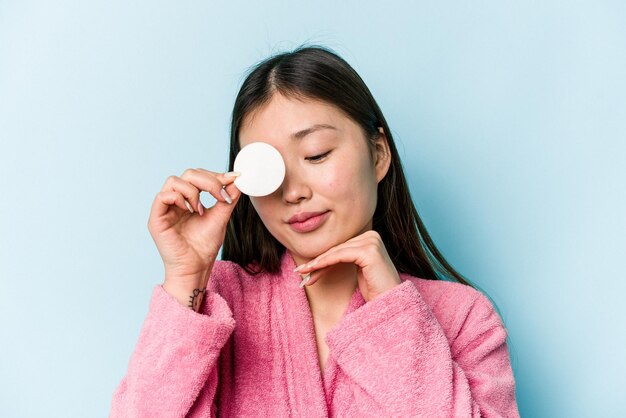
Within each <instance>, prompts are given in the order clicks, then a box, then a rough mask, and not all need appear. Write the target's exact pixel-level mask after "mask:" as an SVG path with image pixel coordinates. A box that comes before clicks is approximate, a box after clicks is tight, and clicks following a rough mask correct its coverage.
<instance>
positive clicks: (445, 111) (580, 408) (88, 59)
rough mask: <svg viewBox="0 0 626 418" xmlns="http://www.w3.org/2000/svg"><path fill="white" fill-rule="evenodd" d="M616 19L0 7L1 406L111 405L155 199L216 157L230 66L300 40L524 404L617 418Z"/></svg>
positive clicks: (583, 14)
mask: <svg viewBox="0 0 626 418" xmlns="http://www.w3.org/2000/svg"><path fill="white" fill-rule="evenodd" d="M522 3H523V4H522ZM625 22H626V6H625V3H624V2H618V1H593V2H592V1H588V2H582V1H574V2H571V1H543V2H511V1H475V2H471V3H468V2H451V1H428V2H426V1H418V2H408V1H407V2H397V1H396V2H394V1H389V2H375V1H368V0H359V1H344V2H335V1H310V2H283V1H268V0H265V1H263V2H257V4H252V2H241V1H229V2H225V1H224V2H218V1H214V2H208V1H205V2H200V1H186V2H173V1H136V2H127V1H119V0H109V1H89V2H81V1H69V0H68V1H58V0H55V1H50V0H47V1H26V0H21V1H12V2H11V1H2V2H0V144H1V148H0V196H1V199H2V202H1V203H2V204H1V206H0V211H1V216H0V237H1V238H0V385H1V390H0V416H2V417H38V416H47V417H53V416H54V417H85V416H94V417H95V416H106V415H107V414H108V410H109V404H110V399H111V395H112V392H113V390H114V389H115V387H116V385H117V384H118V383H119V381H120V379H121V378H122V376H123V374H124V373H125V370H126V367H127V364H128V359H129V357H130V354H131V352H132V349H133V347H134V345H135V343H136V339H137V336H138V334H139V329H140V326H141V324H142V321H143V318H144V316H145V314H146V312H147V308H148V301H149V297H150V294H151V291H152V288H153V286H154V285H156V284H157V283H160V282H161V281H162V275H163V267H162V262H161V259H160V257H159V254H158V252H157V250H156V247H155V246H154V243H153V242H152V239H151V237H150V235H149V233H148V229H147V220H148V215H149V209H150V206H151V204H152V201H153V199H154V197H155V195H156V193H157V192H158V191H159V190H160V188H161V186H162V185H163V183H164V182H165V179H166V178H167V176H169V175H172V174H173V175H181V174H182V172H183V171H184V170H185V169H186V168H190V167H191V168H195V167H204V168H207V169H212V170H224V169H225V168H226V158H227V141H228V126H229V117H230V111H231V108H232V105H233V102H234V97H235V94H236V92H237V89H238V87H239V85H240V83H241V82H242V79H243V76H244V75H245V72H246V71H247V69H248V68H249V67H250V66H251V65H252V64H254V63H255V62H257V61H259V60H261V59H262V58H265V57H266V56H268V55H269V54H271V53H274V52H278V51H282V50H284V49H290V48H293V47H296V46H298V45H299V44H301V43H303V42H309V43H318V44H323V45H326V46H329V47H331V48H333V49H335V50H336V51H337V52H338V53H340V54H341V55H342V56H343V57H344V58H345V59H346V60H348V62H350V63H351V64H352V65H353V66H354V67H355V69H356V70H357V71H358V72H359V73H360V74H361V76H362V77H363V79H364V80H365V82H366V83H367V84H368V86H369V87H370V89H371V90H372V92H373V94H374V96H375V97H376V99H377V100H378V102H379V104H380V106H381V108H382V110H383V112H384V113H385V115H386V117H387V118H388V121H389V123H390V126H391V129H392V133H393V134H394V136H395V138H396V140H397V141H398V146H399V149H400V152H401V156H402V158H403V159H404V165H405V167H406V171H407V174H408V176H409V181H410V184H411V191H412V194H413V196H414V199H415V202H416V205H417V208H418V211H419V212H420V214H421V216H422V217H423V219H424V221H425V223H426V225H427V227H428V229H429V231H430V232H431V234H432V236H433V238H434V240H435V242H436V244H437V245H438V246H439V247H440V248H441V250H442V251H443V254H444V255H445V256H446V257H447V259H448V260H449V261H450V262H451V263H452V265H453V266H454V267H455V268H457V269H458V270H459V271H460V272H462V273H463V274H465V275H466V276H467V277H469V278H470V279H471V280H472V281H474V282H475V283H476V284H478V285H479V286H480V287H481V288H482V289H484V290H485V292H487V293H488V294H489V295H490V296H491V297H492V298H493V300H494V301H495V302H496V304H497V306H498V307H499V308H500V312H501V314H502V317H503V319H504V321H505V324H506V326H507V328H508V331H509V336H510V351H511V359H512V365H513V369H514V372H515V377H516V381H517V399H518V403H519V407H520V411H521V413H522V415H523V416H528V417H555V416H568V417H591V416H593V417H598V416H618V415H621V416H625V415H626V405H625V402H626V401H625V399H626V396H625V393H626V392H625V391H624V388H623V386H624V385H623V382H624V376H625V375H626V360H625V359H624V347H626V326H625V325H624V318H626V303H624V302H623V299H624V296H623V292H624V290H626V285H625V284H624V283H625V281H624V273H623V267H622V266H621V265H620V264H619V263H620V262H621V261H623V260H624V258H625V256H626V248H625V247H626V245H625V244H624V237H625V236H626V221H625V216H624V213H626V198H625V193H624V189H625V187H624V184H625V181H624V180H625V178H626V172H625V171H626V169H625V164H624V155H625V153H626V145H625V144H624V141H625V139H626V105H625V99H624V98H625V96H626V25H625ZM203 201H204V203H205V205H209V204H210V203H211V200H210V199H209V197H208V196H204V195H203Z"/></svg>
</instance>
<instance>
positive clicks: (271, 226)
mask: <svg viewBox="0 0 626 418" xmlns="http://www.w3.org/2000/svg"><path fill="white" fill-rule="evenodd" d="M381 132H382V130H381ZM239 141H240V145H241V147H244V146H246V145H247V144H249V143H251V142H256V141H262V142H267V143H269V144H271V145H272V146H274V147H275V148H276V149H278V151H279V152H280V153H281V155H282V156H283V159H284V161H285V168H286V171H285V179H284V181H283V183H282V185H281V186H280V187H279V188H278V190H276V191H275V192H274V193H272V194H270V195H267V196H262V197H250V200H251V202H252V205H253V206H254V208H255V209H256V211H257V213H258V214H259V216H260V218H261V220H262V221H263V223H264V224H265V227H266V228H267V229H268V231H269V232H270V233H271V234H272V235H273V236H274V237H275V238H276V239H277V240H278V241H279V242H280V243H281V244H283V245H284V246H285V247H286V248H287V249H288V250H289V251H290V253H291V255H292V256H293V258H294V260H295V261H296V262H297V263H302V262H305V261H308V260H310V259H312V258H314V257H316V256H318V255H319V254H321V253H323V252H325V251H326V250H328V249H329V248H331V247H333V246H335V245H337V244H340V243H343V242H345V241H347V240H349V239H350V238H353V237H355V236H357V235H359V234H361V233H363V232H365V231H368V230H370V229H372V217H373V215H374V210H375V209H376V200H377V194H376V191H377V185H378V182H379V181H380V180H381V179H382V178H383V177H384V176H385V174H386V173H387V169H388V168H389V152H388V146H387V142H386V138H385V136H384V135H381V136H380V137H379V139H378V140H377V144H379V146H378V147H377V149H378V151H377V152H376V153H375V155H372V153H371V151H370V148H369V146H368V144H367V142H366V140H365V136H364V133H363V131H362V130H361V128H360V126H359V125H357V124H356V123H355V122H354V121H353V120H352V119H350V118H349V117H348V116H347V115H346V114H344V113H343V112H342V111H340V110H339V109H338V108H337V107H335V106H333V105H330V104H328V103H325V102H322V101H317V100H311V99H306V100H304V101H301V100H298V99H295V98H287V97H285V96H282V95H281V94H279V93H276V94H274V96H273V97H272V99H271V100H270V101H269V102H268V103H267V104H265V105H263V106H262V107H261V108H259V109H257V110H256V111H254V112H252V113H251V114H249V115H247V116H246V118H245V119H244V121H243V123H242V126H241V129H240V131H239ZM313 215H317V216H313ZM298 217H299V218H298ZM306 218H308V219H306ZM294 221H296V222H294ZM297 221H300V222H297Z"/></svg>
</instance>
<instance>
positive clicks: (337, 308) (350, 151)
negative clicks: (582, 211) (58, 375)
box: [111, 47, 519, 417]
mask: <svg viewBox="0 0 626 418" xmlns="http://www.w3.org/2000/svg"><path fill="white" fill-rule="evenodd" d="M255 141H263V142H266V143H269V144H270V145H273V146H274V147H275V148H276V149H277V150H278V151H279V152H280V153H281V155H282V156H283V159H284V161H285V168H286V174H285V179H284V181H283V183H282V184H281V186H280V187H279V188H278V190H276V191H275V192H273V193H272V194H270V195H267V196H263V197H249V196H246V195H242V194H241V192H240V191H239V190H238V189H237V187H236V186H235V184H234V183H233V181H234V180H235V178H236V177H237V176H238V175H239V173H236V172H232V171H230V172H228V173H216V172H211V171H207V170H205V169H201V168H198V169H188V170H186V171H185V172H184V173H183V174H182V175H181V176H180V177H176V176H171V177H169V178H168V179H167V181H166V182H165V185H164V186H163V188H162V190H161V191H160V192H159V193H158V194H157V196H156V199H155V200H154V203H153V206H152V210H151V213H150V218H149V222H148V228H149V230H150V233H151V235H152V237H153V239H154V241H155V243H156V245H157V248H158V250H159V253H160V255H161V257H162V258H163V262H164V265H165V280H164V282H163V284H162V285H157V286H156V287H155V289H154V291H153V295H152V299H151V302H150V309H149V312H148V315H147V318H146V320H145V322H144V325H143V327H142V330H141V334H140V337H139V341H138V342H137V346H136V348H135V350H134V352H133V354H132V357H131V359H130V363H129V367H128V372H127V374H126V376H125V377H124V378H123V380H122V382H121V383H120V384H119V386H118V388H117V390H116V391H115V394H114V396H113V401H112V409H111V416H112V417H122V416H124V417H128V416H133V417H160V416H163V417H185V416H187V417H201V416H202V417H204V416H217V415H219V416H271V417H282V416H307V417H326V416H355V417H357V416H358V417H363V416H375V417H383V416H403V417H406V416H424V417H439V416H441V417H451V416H455V417H470V416H472V417H479V416H482V417H496V416H498V417H499V416H506V417H517V416H519V413H518V409H517V405H516V400H515V382H514V378H513V373H512V370H511V366H510V361H509V353H508V348H507V345H506V336H507V332H506V329H505V327H504V326H503V323H502V321H501V319H500V317H499V315H498V314H497V313H496V312H495V310H494V307H493V305H492V304H491V303H490V302H489V299H488V298H487V297H485V296H484V295H483V294H482V293H481V292H480V291H478V290H476V289H474V288H473V287H472V286H471V285H470V284H469V283H468V282H467V281H466V280H464V279H463V277H462V276H461V275H460V274H458V273H457V272H456V271H454V269H453V268H452V267H451V266H450V265H449V264H448V263H447V262H446V261H445V260H444V258H443V257H442V256H441V254H440V253H439V252H438V251H437V249H436V247H435V245H434V244H433V242H432V241H431V239H430V237H429V236H428V233H427V232H426V229H425V227H424V225H423V223H422V222H421V220H420V218H419V216H418V214H417V212H416V210H415V207H414V205H413V203H412V201H411V197H410V195H409V191H408V187H407V184H406V180H405V177H404V174H403V171H402V166H401V163H400V158H399V156H398V152H397V150H396V148H395V145H394V142H393V138H392V136H391V132H390V130H389V127H388V125H387V122H386V121H385V118H384V117H383V114H382V112H381V110H380V109H379V107H378V105H377V104H376V101H375V100H374V98H373V97H372V95H371V93H370V91H369V89H368V88H367V86H366V85H365V84H364V82H363V80H362V79H361V78H360V77H359V76H358V74H357V73H356V72H355V71H354V70H353V69H352V68H351V67H350V65H349V64H348V63H346V62H345V61H344V60H343V59H342V58H340V57H339V56H337V55H336V54H335V53H333V52H331V51H330V50H328V49H326V48H321V47H306V48H299V49H297V50H295V51H293V52H289V53H283V54H280V55H276V56H273V57H270V58H268V59H267V60H265V61H263V62H261V63H260V64H258V65H256V66H255V68H254V69H253V70H252V72H251V73H250V74H249V75H248V77H247V78H246V80H245V81H244V83H243V85H242V87H241V89H240V91H239V94H238V96H237V99H236V101H235V106H234V110H233V117H232V126H231V143H230V165H229V170H232V169H233V162H234V158H235V156H236V155H237V153H238V152H239V150H240V149H241V148H242V147H244V146H245V145H247V144H249V143H251V142H255ZM200 192H209V193H211V195H213V196H214V197H215V198H216V199H217V202H216V203H215V205H214V206H213V207H211V208H208V209H207V208H204V207H203V206H202V204H201V202H200V199H199V197H200ZM222 245H223V250H222V260H219V261H216V259H217V256H218V252H219V250H220V248H221V247H222ZM446 278H447V279H451V280H453V281H451V280H442V279H446Z"/></svg>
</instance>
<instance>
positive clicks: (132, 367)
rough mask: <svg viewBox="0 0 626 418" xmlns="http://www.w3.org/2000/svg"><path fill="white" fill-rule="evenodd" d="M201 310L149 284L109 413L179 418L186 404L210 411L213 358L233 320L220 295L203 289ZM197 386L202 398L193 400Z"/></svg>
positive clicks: (215, 376)
mask: <svg viewBox="0 0 626 418" xmlns="http://www.w3.org/2000/svg"><path fill="white" fill-rule="evenodd" d="M201 312H202V313H197V312H194V311H193V310H191V309H189V308H188V307H185V306H183V305H181V304H180V303H179V302H178V301H176V299H174V297H172V296H171V295H170V294H168V293H167V292H166V291H165V290H164V289H163V287H162V286H161V285H158V286H156V287H155V288H154V291H153V293H152V298H151V300H150V308H149V311H148V315H147V317H146V319H145V320H144V323H143V326H142V328H141V331H140V335H139V340H138V342H137V345H136V346H135V350H134V351H133V353H132V355H131V358H130V362H129V365H128V371H127V373H126V375H125V376H124V378H123V379H122V381H121V383H120V384H119V385H118V387H117V389H116V390H115V392H114V395H113V400H112V403H111V411H110V417H111V418H117V417H150V418H154V417H185V416H186V415H187V413H188V412H189V411H190V409H191V408H192V406H193V407H194V411H196V412H197V411H198V409H199V407H200V406H202V408H203V409H204V408H212V411H211V412H212V413H213V416H214V414H215V411H214V405H213V397H214V396H215V392H216V390H217V383H218V382H217V381H218V358H219V355H220V351H221V349H222V347H223V346H224V345H225V343H226V341H227V340H228V338H229V337H230V335H231V333H232V331H233V329H234V328H235V321H234V319H233V316H232V312H231V310H230V308H229V306H228V304H227V303H226V301H225V300H224V299H223V298H222V296H220V295H219V294H218V293H216V292H215V291H209V290H208V289H207V293H206V294H205V298H204V301H203V309H202V311H201ZM200 390H202V396H201V398H202V399H196V398H198V394H199V393H200ZM194 403H195V404H194ZM206 412H207V410H206V409H205V415H208V414H206Z"/></svg>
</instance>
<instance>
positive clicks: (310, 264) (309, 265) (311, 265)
mask: <svg viewBox="0 0 626 418" xmlns="http://www.w3.org/2000/svg"><path fill="white" fill-rule="evenodd" d="M316 264H317V260H313V261H311V262H310V263H309V264H307V265H306V267H307V268H309V267H313V266H314V265H316Z"/></svg>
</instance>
